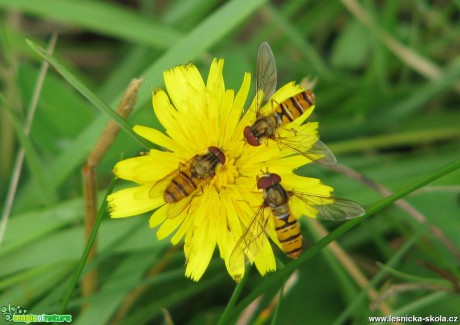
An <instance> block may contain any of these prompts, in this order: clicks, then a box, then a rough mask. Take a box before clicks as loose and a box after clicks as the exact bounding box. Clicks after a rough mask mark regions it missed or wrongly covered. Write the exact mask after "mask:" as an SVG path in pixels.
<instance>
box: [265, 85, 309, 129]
mask: <svg viewBox="0 0 460 325" xmlns="http://www.w3.org/2000/svg"><path fill="white" fill-rule="evenodd" d="M314 104H315V95H314V94H313V93H312V92H311V91H310V90H305V91H303V92H301V93H300V94H297V95H295V96H292V97H290V98H288V99H286V100H285V101H284V102H282V103H280V104H279V105H278V106H277V107H276V108H275V109H274V112H273V114H274V115H275V117H276V119H277V121H278V126H280V125H284V124H287V123H289V122H292V121H294V120H295V119H296V118H298V117H299V116H300V115H302V114H303V113H304V112H305V111H306V110H307V109H309V108H310V107H311V106H313V105H314Z"/></svg>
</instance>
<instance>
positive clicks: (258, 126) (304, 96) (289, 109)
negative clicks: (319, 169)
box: [243, 42, 337, 165]
mask: <svg viewBox="0 0 460 325" xmlns="http://www.w3.org/2000/svg"><path fill="white" fill-rule="evenodd" d="M276 81H277V74H276V62H275V57H274V56H273V52H272V50H271V48H270V46H269V45H268V43H267V42H263V43H262V44H261V45H260V47H259V50H258V52H257V60H256V116H257V119H256V121H255V122H254V124H252V126H246V127H245V129H244V132H243V135H244V137H245V139H246V141H247V143H248V144H250V145H251V146H259V145H260V144H261V142H262V140H263V139H265V138H268V139H271V140H273V141H276V142H277V143H279V144H281V145H284V146H286V147H288V148H290V149H292V150H294V151H296V152H297V153H299V154H301V155H303V156H305V157H306V158H308V159H310V160H312V161H316V162H318V163H320V164H323V165H333V164H335V163H336V162H337V160H336V158H335V156H334V154H333V153H332V152H331V151H330V150H329V148H328V147H327V146H326V145H325V144H324V143H323V142H321V141H320V140H319V139H318V138H317V137H314V138H313V136H312V135H311V134H306V135H304V136H303V135H302V134H299V132H298V131H294V130H293V132H294V134H293V135H294V137H292V139H290V138H289V137H280V136H278V135H277V130H278V129H279V128H280V127H282V126H284V125H286V124H287V123H289V122H292V121H294V120H295V119H297V118H299V117H300V116H301V115H303V113H305V112H306V111H308V110H309V109H310V108H311V107H312V106H313V105H314V104H315V95H314V94H313V92H311V91H310V90H305V91H303V92H301V93H299V94H297V95H295V96H292V97H290V98H288V99H286V100H285V101H283V102H281V103H277V102H275V101H274V100H272V101H271V104H272V112H271V113H270V114H267V115H262V114H261V112H260V109H261V108H262V106H264V105H265V103H267V102H268V101H269V99H270V98H271V97H272V96H273V94H274V93H275V90H276ZM260 92H261V94H260ZM260 96H262V97H261V100H259V98H260ZM318 156H319V157H318Z"/></svg>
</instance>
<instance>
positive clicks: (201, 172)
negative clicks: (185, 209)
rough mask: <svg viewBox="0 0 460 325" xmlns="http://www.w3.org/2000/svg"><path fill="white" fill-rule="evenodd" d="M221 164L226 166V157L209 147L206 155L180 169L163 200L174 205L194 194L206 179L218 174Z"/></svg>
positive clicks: (218, 150)
mask: <svg viewBox="0 0 460 325" xmlns="http://www.w3.org/2000/svg"><path fill="white" fill-rule="evenodd" d="M219 164H222V165H223V164H225V155H224V153H223V152H222V151H221V150H220V149H219V148H217V147H209V148H208V152H207V153H205V154H204V155H196V156H195V157H193V158H192V160H191V161H190V164H189V165H187V166H185V167H183V168H179V169H178V171H177V174H176V175H175V176H174V178H173V179H172V180H171V183H169V185H168V187H167V188H166V190H165V192H164V195H163V198H164V200H165V202H166V203H174V202H178V201H180V200H182V199H183V198H186V197H187V196H189V195H190V194H192V193H193V192H194V191H195V190H196V189H197V188H198V187H200V186H201V184H202V183H203V182H204V181H206V179H208V178H210V177H212V176H214V175H215V173H216V168H217V166H218V165H219Z"/></svg>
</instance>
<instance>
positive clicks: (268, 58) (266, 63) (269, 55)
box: [256, 42, 277, 110]
mask: <svg viewBox="0 0 460 325" xmlns="http://www.w3.org/2000/svg"><path fill="white" fill-rule="evenodd" d="M276 79H277V75H276V62H275V57H274V56H273V52H272V50H271V48H270V45H268V43H267V42H263V43H262V44H260V46H259V50H258V51H257V62H256V96H257V98H259V97H258V94H259V91H262V99H261V101H260V103H259V102H257V110H259V109H260V107H262V106H263V105H264V104H265V103H266V102H267V101H268V100H269V99H270V98H271V97H272V96H273V94H274V93H275V90H276Z"/></svg>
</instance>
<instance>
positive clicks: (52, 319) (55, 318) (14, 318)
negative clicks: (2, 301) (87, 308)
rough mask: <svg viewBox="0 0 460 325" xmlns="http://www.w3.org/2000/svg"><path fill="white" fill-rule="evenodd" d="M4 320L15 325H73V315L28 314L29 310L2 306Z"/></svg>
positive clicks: (9, 305) (0, 309)
mask: <svg viewBox="0 0 460 325" xmlns="http://www.w3.org/2000/svg"><path fill="white" fill-rule="evenodd" d="M0 311H1V312H2V316H3V318H4V319H5V320H6V321H8V322H14V323H27V324H29V323H71V322H72V315H68V314H65V315H57V314H27V309H24V308H22V307H21V306H19V305H17V306H11V303H9V304H8V306H2V307H1V308H0Z"/></svg>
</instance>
